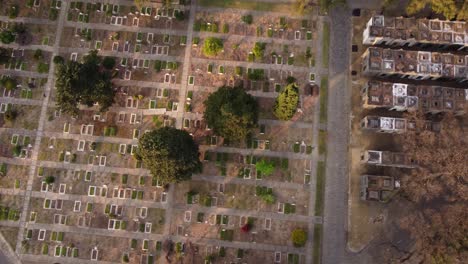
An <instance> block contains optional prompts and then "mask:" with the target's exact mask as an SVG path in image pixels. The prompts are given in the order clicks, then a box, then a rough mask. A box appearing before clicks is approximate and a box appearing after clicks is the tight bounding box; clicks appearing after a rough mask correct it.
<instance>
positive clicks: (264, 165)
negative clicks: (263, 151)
mask: <svg viewBox="0 0 468 264" xmlns="http://www.w3.org/2000/svg"><path fill="white" fill-rule="evenodd" d="M255 168H256V169H257V171H260V172H261V173H262V175H265V176H269V175H271V174H272V173H273V171H275V163H274V162H269V161H266V160H265V159H262V160H260V161H259V162H257V163H256V164H255Z"/></svg>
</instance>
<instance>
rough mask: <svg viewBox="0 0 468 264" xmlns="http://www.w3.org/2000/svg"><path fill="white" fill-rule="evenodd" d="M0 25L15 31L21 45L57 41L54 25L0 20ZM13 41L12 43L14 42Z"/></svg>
mask: <svg viewBox="0 0 468 264" xmlns="http://www.w3.org/2000/svg"><path fill="white" fill-rule="evenodd" d="M0 27H1V28H5V29H7V30H10V31H12V32H15V34H16V37H15V42H13V43H17V44H19V45H21V46H26V45H46V46H47V45H49V46H52V45H53V44H54V41H55V30H56V27H55V26H54V25H46V24H31V23H13V22H3V21H0ZM13 43H11V44H13Z"/></svg>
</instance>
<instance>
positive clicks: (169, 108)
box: [0, 0, 326, 264]
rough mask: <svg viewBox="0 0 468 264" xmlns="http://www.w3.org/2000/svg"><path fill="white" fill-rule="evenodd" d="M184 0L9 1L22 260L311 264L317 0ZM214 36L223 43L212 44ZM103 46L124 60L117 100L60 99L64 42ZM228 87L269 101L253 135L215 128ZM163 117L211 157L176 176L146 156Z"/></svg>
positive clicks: (5, 203) (10, 125)
mask: <svg viewBox="0 0 468 264" xmlns="http://www.w3.org/2000/svg"><path fill="white" fill-rule="evenodd" d="M180 2H181V4H173V5H171V6H169V7H164V6H162V5H161V4H158V3H152V2H149V3H147V4H145V5H144V6H143V7H139V8H137V7H136V6H134V5H133V2H131V1H123V0H118V1H113V4H110V3H108V2H106V1H99V0H98V1H81V2H80V1H68V0H63V1H60V0H52V1H49V0H24V1H5V2H4V4H5V5H6V6H8V8H7V10H6V11H5V10H3V11H2V12H3V13H1V14H0V21H1V30H2V31H11V32H13V34H14V36H15V39H14V41H12V42H10V43H1V44H0V47H1V48H4V49H6V50H7V54H8V58H7V59H6V63H3V64H2V65H0V75H1V76H2V79H5V78H11V79H13V80H14V87H9V88H8V87H7V86H6V85H5V84H0V103H1V109H0V143H1V144H0V145H1V147H0V166H1V167H0V177H1V180H0V209H1V211H0V217H1V219H0V230H1V233H2V235H3V236H4V237H5V239H6V240H7V242H8V243H9V245H10V247H11V250H13V251H14V252H15V253H16V255H17V257H18V258H19V259H21V260H23V261H31V260H34V261H37V262H43V263H51V262H56V261H59V262H61V263H62V262H63V263H77V262H76V261H80V263H88V262H89V261H95V260H97V261H101V262H102V263H165V262H169V261H181V263H210V262H211V263H222V262H233V263H255V262H258V261H262V262H264V263H298V264H299V263H312V259H313V258H314V259H315V258H316V257H317V256H318V255H319V254H320V250H319V249H320V239H314V238H316V237H317V236H319V235H320V234H319V233H317V234H315V235H314V230H318V227H320V225H321V221H322V219H321V216H322V210H323V208H322V206H323V205H322V204H321V203H323V199H321V198H322V197H321V196H322V195H323V193H322V191H317V192H316V184H318V185H320V186H321V185H322V184H323V182H322V180H323V179H322V177H324V176H323V175H321V173H322V172H320V171H319V170H317V167H318V164H319V163H320V162H321V163H323V159H324V158H323V155H324V153H323V151H320V153H319V147H318V146H319V144H320V145H321V146H322V147H323V145H324V144H325V143H326V134H325V136H323V135H322V136H321V137H319V122H320V120H319V119H320V118H319V110H320V102H319V96H318V90H319V88H318V85H317V84H320V83H321V80H322V79H324V78H323V76H322V73H323V72H324V70H323V69H321V67H322V65H321V64H322V63H321V62H319V60H320V58H321V57H320V55H319V54H318V53H319V52H318V50H320V48H319V47H318V46H321V45H322V41H321V35H322V32H321V30H320V29H321V28H322V27H321V26H320V25H319V24H320V23H321V22H320V20H319V19H318V17H319V16H318V10H313V11H312V13H311V14H310V15H307V16H298V15H295V14H290V13H285V12H282V13H280V12H279V10H280V9H279V8H276V7H278V6H279V5H278V6H277V5H275V8H273V10H269V9H265V8H264V6H263V5H259V6H255V7H253V8H254V9H255V8H257V10H252V9H251V8H252V7H251V6H248V5H247V6H245V5H244V4H245V3H243V2H242V5H240V6H236V5H237V4H235V3H233V4H232V5H234V7H235V9H223V8H219V6H218V7H217V6H215V5H214V4H213V3H211V2H210V1H200V3H198V4H201V5H203V8H202V7H201V6H197V4H196V3H195V2H193V3H190V2H189V1H180ZM21 23H22V25H23V26H22V28H21V30H20V29H18V26H17V25H20V24H21ZM15 25H16V26H15ZM212 39H216V40H219V41H220V43H221V48H220V49H219V50H217V51H216V52H215V53H214V54H206V52H204V46H205V45H206V43H208V42H209V41H210V40H212ZM92 50H97V51H98V56H101V57H102V58H106V59H105V61H106V65H107V66H105V65H104V63H103V66H102V67H110V68H111V69H112V82H113V87H114V88H115V92H116V95H115V98H114V100H115V102H114V104H113V105H112V106H111V107H110V108H109V109H108V110H107V111H105V112H100V111H99V106H98V105H93V106H91V107H88V106H85V105H80V106H79V113H78V114H77V115H73V116H72V115H69V114H66V113H63V112H61V111H60V110H59V109H58V108H57V106H56V102H57V100H58V94H57V89H56V88H55V84H56V81H55V70H56V69H57V67H59V65H58V64H57V62H58V60H59V59H60V58H59V57H57V56H60V57H61V58H62V59H63V60H64V61H65V62H68V61H77V62H80V61H82V60H83V58H84V57H85V56H86V55H87V54H88V53H89V52H90V51H92ZM316 60H317V61H318V63H316ZM316 64H317V65H316ZM5 80H6V79H5ZM290 83H296V84H297V85H298V87H299V89H298V91H299V102H298V104H297V109H296V111H295V114H294V115H293V116H292V118H291V119H290V120H287V121H284V120H279V119H278V118H277V117H276V116H275V114H274V111H273V107H274V105H275V100H276V98H277V97H278V95H279V94H280V93H281V92H283V91H284V89H285V87H286V86H287V85H288V84H290ZM221 86H238V87H242V88H243V89H244V90H245V91H247V93H249V94H251V95H253V96H254V97H255V98H256V100H257V102H258V104H259V120H258V125H257V127H256V128H255V129H254V130H253V131H252V133H251V134H250V135H249V136H248V137H247V138H245V139H244V140H241V141H238V142H229V141H228V140H225V139H223V138H221V137H219V136H217V135H215V134H214V133H213V131H212V130H211V129H210V128H209V127H208V126H207V124H206V122H205V120H204V119H203V112H204V110H205V105H204V102H205V100H206V98H207V97H208V96H209V95H210V93H212V92H215V91H216V90H217V88H219V87H221ZM164 126H173V127H176V128H179V129H184V130H186V131H187V132H189V133H190V134H191V135H192V136H193V138H194V140H195V141H196V142H197V143H198V144H199V150H200V160H201V161H202V166H203V170H202V172H201V173H199V174H195V175H193V176H192V180H190V181H186V182H181V183H177V184H171V185H164V184H163V183H161V182H159V180H158V179H157V177H153V176H152V175H150V173H149V171H148V170H147V169H145V167H144V164H142V163H141V162H140V161H138V160H137V159H135V157H134V154H135V153H136V151H137V148H138V139H139V138H140V137H141V136H142V135H143V134H144V133H145V132H147V131H150V130H152V129H156V128H160V127H164ZM319 139H320V140H319ZM265 168H268V169H265ZM316 174H320V178H321V179H320V180H317V177H316ZM320 186H319V187H320ZM320 188H323V186H322V187H320ZM316 199H318V200H319V201H320V204H316V203H315V201H316ZM321 208H322V209H321ZM314 227H315V228H314ZM295 229H302V230H304V231H306V232H307V243H306V244H305V246H303V247H297V246H295V245H294V244H293V242H292V240H291V233H292V232H293V230H295Z"/></svg>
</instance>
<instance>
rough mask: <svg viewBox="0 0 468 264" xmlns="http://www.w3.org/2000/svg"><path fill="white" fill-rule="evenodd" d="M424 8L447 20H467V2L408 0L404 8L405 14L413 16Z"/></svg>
mask: <svg viewBox="0 0 468 264" xmlns="http://www.w3.org/2000/svg"><path fill="white" fill-rule="evenodd" d="M389 3H390V1H389ZM426 6H429V7H430V8H431V9H432V11H434V12H435V13H437V14H441V15H443V16H444V17H445V18H446V19H449V20H451V19H454V18H457V19H458V20H466V19H467V18H468V2H467V1H456V0H410V2H409V3H408V5H407V6H406V13H408V15H414V14H416V13H418V12H419V11H421V10H423V9H424V8H425V7H426Z"/></svg>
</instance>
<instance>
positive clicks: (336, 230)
mask: <svg viewBox="0 0 468 264" xmlns="http://www.w3.org/2000/svg"><path fill="white" fill-rule="evenodd" d="M330 14H331V24H330V63H329V64H330V75H329V76H330V78H329V89H328V124H327V130H328V157H327V164H326V175H327V176H326V186H325V211H324V219H323V226H324V229H323V245H322V247H323V255H322V263H323V264H328V263H330V264H345V263H348V262H347V261H348V259H347V258H346V253H345V251H346V233H347V227H346V225H347V215H348V211H347V208H348V205H347V196H348V141H349V133H350V109H351V97H350V93H351V91H350V87H351V86H350V85H349V78H348V76H349V65H350V56H351V51H350V48H351V32H352V23H351V17H350V15H351V13H350V10H349V9H347V8H335V9H333V10H332V11H331V13H330Z"/></svg>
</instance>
